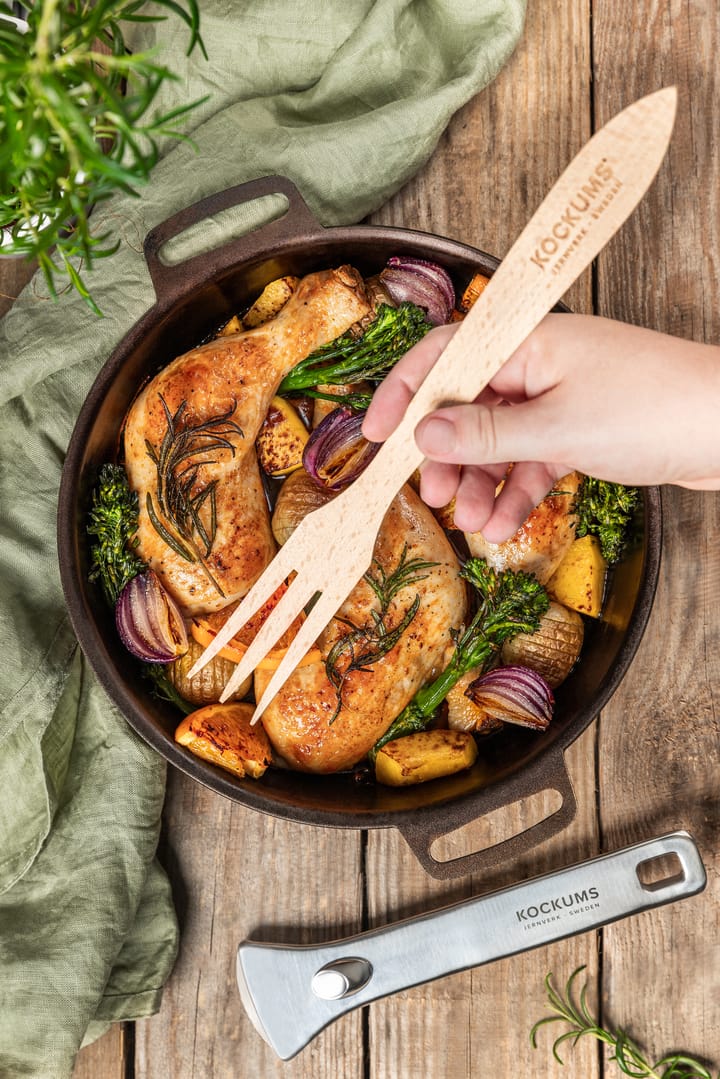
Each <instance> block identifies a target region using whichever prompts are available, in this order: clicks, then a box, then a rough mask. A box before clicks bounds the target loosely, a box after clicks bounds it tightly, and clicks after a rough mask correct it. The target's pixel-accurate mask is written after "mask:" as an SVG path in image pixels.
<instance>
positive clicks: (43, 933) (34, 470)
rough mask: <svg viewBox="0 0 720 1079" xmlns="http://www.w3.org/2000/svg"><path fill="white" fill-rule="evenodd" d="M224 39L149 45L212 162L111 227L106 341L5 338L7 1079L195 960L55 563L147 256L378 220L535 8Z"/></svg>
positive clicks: (138, 771)
mask: <svg viewBox="0 0 720 1079" xmlns="http://www.w3.org/2000/svg"><path fill="white" fill-rule="evenodd" d="M201 15H202V33H203V38H204V40H205V44H206V46H207V51H208V54H209V61H208V62H206V61H204V60H203V59H202V57H201V56H200V55H199V53H198V52H196V53H194V54H193V55H192V56H191V57H189V58H188V57H186V56H185V55H184V48H185V45H186V38H185V33H184V30H183V28H182V26H181V24H180V23H179V21H177V25H175V21H168V22H166V23H161V24H158V25H157V26H142V25H138V26H137V27H136V28H134V29H133V46H134V47H135V48H139V47H146V46H148V45H152V44H153V43H154V41H155V39H157V41H158V43H160V44H162V45H163V52H162V59H163V60H164V62H166V63H167V64H168V65H169V66H170V67H172V68H173V69H174V70H175V71H177V72H178V73H179V75H180V78H179V81H178V82H176V83H173V84H172V85H168V86H166V87H165V88H163V91H162V98H163V99H162V101H161V102H160V104H161V105H162V106H169V105H171V104H173V103H175V102H177V101H178V100H181V99H187V98H188V97H191V98H195V97H199V96H201V95H203V94H205V93H207V94H209V95H210V97H209V99H208V101H207V102H206V103H205V104H203V105H202V106H201V108H200V109H199V110H198V111H197V112H196V113H195V114H193V115H192V120H191V124H190V126H191V128H192V137H193V142H194V145H190V144H188V143H181V144H175V143H170V142H168V144H167V145H166V146H165V147H164V151H165V156H164V157H163V158H162V160H161V161H160V163H159V164H158V166H157V168H156V170H155V172H154V174H153V177H152V180H151V182H150V184H149V185H148V186H147V187H146V188H144V189H143V191H142V197H141V198H139V199H132V198H129V197H125V196H122V197H118V198H116V199H114V200H113V201H112V202H110V203H107V204H105V205H102V206H100V207H98V209H97V211H96V213H95V214H94V229H95V230H96V231H97V232H98V233H101V232H105V231H110V232H111V233H112V234H113V235H115V236H116V237H117V238H118V239H119V240H120V249H119V251H118V252H117V253H116V254H115V255H114V256H112V258H109V259H106V260H102V261H101V262H99V263H98V264H97V267H96V269H95V270H93V271H92V273H89V274H88V275H87V280H88V284H89V285H90V288H91V290H92V293H93V296H94V297H95V299H96V301H97V302H98V304H99V305H100V307H101V309H102V310H103V312H104V314H105V318H104V319H102V320H98V319H97V318H96V317H95V316H94V315H92V314H91V313H90V312H89V310H88V309H87V308H86V307H85V305H84V304H83V302H82V300H81V299H80V298H78V297H76V296H75V295H74V294H67V295H65V296H63V298H62V299H61V301H60V302H59V303H57V304H54V303H52V302H51V301H49V300H48V299H47V298H46V296H45V289H44V285H43V282H42V281H41V280H38V279H36V280H35V281H33V282H32V283H31V285H30V286H29V287H28V288H27V289H26V290H25V292H24V294H23V296H22V297H20V299H19V300H18V301H17V303H16V304H15V306H14V307H13V309H12V310H11V311H10V313H9V314H8V315H7V316H6V317H5V319H4V320H3V321H2V322H1V323H0V405H1V406H2V407H1V408H0V505H1V506H2V513H1V514H0V643H1V645H2V662H1V663H0V701H1V702H2V710H1V711H0V1077H13V1079H14V1077H15V1076H39V1077H42V1079H55V1077H63V1076H66V1075H69V1074H70V1071H71V1069H72V1062H73V1058H74V1055H75V1053H76V1051H77V1049H78V1047H79V1046H80V1044H81V1043H82V1041H83V1039H84V1038H85V1039H86V1038H91V1037H93V1036H96V1035H97V1034H98V1033H100V1032H102V1030H103V1029H105V1027H106V1025H107V1023H108V1022H110V1021H113V1020H119V1019H129V1018H133V1017H137V1016H142V1015H148V1014H151V1013H152V1012H153V1011H155V1010H156V1009H157V1007H158V1005H159V1000H160V994H161V990H162V985H163V983H164V981H165V979H166V978H167V976H168V973H169V971H170V969H171V967H172V963H173V959H174V955H175V950H176V946H177V927H176V922H175V918H174V914H173V909H172V903H171V897H170V892H169V887H168V883H167V879H166V878H165V876H164V874H163V873H162V871H161V870H160V868H159V866H158V865H157V863H156V862H155V860H154V858H155V850H156V845H157V837H158V831H159V823H160V814H161V807H162V800H163V794H164V783H165V766H164V763H163V761H162V760H161V759H160V758H159V757H158V756H157V755H156V754H155V753H154V752H152V751H151V750H150V749H149V748H148V747H147V746H146V745H145V744H144V743H143V742H141V741H140V740H139V739H138V738H137V737H136V736H135V735H134V734H133V732H132V731H131V730H130V728H129V727H128V726H127V725H126V724H125V722H124V720H123V719H122V717H121V716H120V715H119V714H118V713H117V711H116V709H115V708H114V706H113V705H112V704H111V703H110V702H109V701H108V699H107V698H106V697H105V695H104V693H103V691H102V690H101V689H100V688H99V686H98V685H97V683H96V682H95V679H94V677H93V675H92V673H91V672H90V670H89V668H88V666H87V664H86V663H85V661H84V659H83V657H82V656H81V654H80V652H79V650H78V648H77V645H76V642H75V639H74V637H73V634H72V631H71V628H70V626H69V624H68V621H67V617H66V614H65V608H64V603H63V599H62V593H61V588H60V581H59V573H58V569H57V559H56V551H55V515H56V509H57V492H58V485H59V478H60V472H61V468H62V463H63V458H64V453H65V449H66V446H67V443H68V440H69V437H70V434H71V431H72V427H73V424H74V421H75V418H76V416H77V413H78V411H79V408H80V406H81V404H82V401H83V399H84V397H85V395H86V393H87V391H88V390H89V388H90V386H91V384H92V381H93V379H94V378H95V376H96V374H97V372H98V370H99V369H100V367H101V365H102V363H103V362H104V360H105V359H106V358H107V356H108V355H109V354H110V352H111V351H112V349H113V347H114V346H115V345H116V344H117V342H118V341H119V340H120V339H121V338H122V336H123V335H124V334H125V333H126V332H127V330H128V329H129V328H130V327H131V326H132V324H133V323H134V322H135V321H136V320H137V319H138V318H139V317H140V316H141V315H142V314H143V313H144V312H145V311H146V310H147V309H148V308H149V307H150V306H151V304H152V303H153V292H152V287H151V285H150V280H149V275H148V273H147V270H146V268H145V265H144V261H143V257H142V240H143V237H144V235H145V234H146V232H147V231H148V230H149V229H150V228H152V227H153V226H154V225H156V224H158V223H159V222H160V221H163V220H164V219H166V218H167V217H169V216H170V215H171V214H173V213H174V212H176V211H177V210H179V209H181V208H183V207H185V206H187V205H189V204H190V203H192V202H195V201H197V200H198V199H199V198H202V197H204V196H206V195H209V194H211V193H213V192H215V191H219V190H222V189H223V188H225V187H230V186H232V185H235V184H238V183H240V182H242V181H243V180H248V179H252V178H255V177H258V176H263V175H268V174H275V173H279V174H283V175H286V176H288V177H289V178H290V179H291V180H293V181H294V182H295V184H296V185H297V186H298V188H299V189H300V191H301V192H302V194H303V195H304V197H305V198H306V200H307V201H308V203H309V205H310V207H311V208H312V209H313V210H314V212H315V213H316V214H317V216H318V218H319V219H320V220H321V221H322V222H323V223H324V224H341V223H351V222H356V221H359V220H361V219H362V218H363V217H364V216H365V215H366V214H368V213H369V212H370V211H372V210H373V209H375V208H377V207H378V206H380V205H381V204H382V203H383V202H384V201H385V200H386V199H387V198H388V197H389V196H390V195H391V194H393V192H394V191H396V190H397V189H398V188H399V187H401V186H402V184H403V183H404V182H405V181H406V180H407V179H408V178H409V177H410V176H412V175H413V173H415V172H416V171H417V170H418V168H419V167H420V166H421V165H422V164H423V163H424V162H425V161H426V160H427V159H428V157H429V156H430V154H431V153H432V151H433V149H434V147H435V145H436V143H437V140H438V138H439V136H440V135H441V133H442V131H443V130H444V128H445V126H446V125H447V123H448V121H449V119H450V117H451V116H452V114H453V113H454V112H455V111H456V110H457V109H458V108H459V107H460V106H461V105H463V104H464V103H465V102H466V101H467V100H468V99H469V98H471V97H472V96H473V95H475V94H476V93H478V92H479V91H480V90H481V89H482V88H483V87H484V86H485V85H486V84H487V83H488V82H489V81H490V80H491V79H492V78H493V77H494V75H495V74H496V73H497V71H498V70H499V68H500V67H501V65H502V64H503V63H504V61H505V60H506V59H507V57H508V56H509V54H510V52H511V51H512V49H513V48H514V46H515V44H516V42H517V40H518V37H519V35H520V33H521V29H522V22H523V16H524V0H476V2H475V3H468V2H467V0H377V2H375V3H373V2H371V0H322V2H321V0H298V2H297V3H294V4H287V3H286V2H285V0H254V2H252V3H250V2H235V3H230V2H229V0H207V2H205V3H202V4H201ZM252 220H253V219H252V217H250V216H249V217H248V218H247V221H248V223H249V224H252ZM218 235H221V230H220V228H219V226H218ZM188 344H191V342H189V343H188Z"/></svg>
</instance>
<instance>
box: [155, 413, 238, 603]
mask: <svg viewBox="0 0 720 1079" xmlns="http://www.w3.org/2000/svg"><path fill="white" fill-rule="evenodd" d="M158 396H159V397H160V401H161V403H162V407H163V410H164V412H165V419H166V421H167V428H166V431H165V435H164V437H163V440H162V443H161V444H160V449H159V450H156V449H155V447H154V446H153V445H152V443H151V442H150V441H149V440H148V439H146V440H145V447H146V449H147V454H148V457H149V458H150V459H151V461H152V462H153V464H154V465H155V468H156V469H157V487H156V492H155V498H156V500H157V509H156V506H155V503H154V501H153V496H152V494H151V493H150V492H149V491H148V493H147V500H146V506H147V511H148V516H149V518H150V520H151V521H152V524H153V528H154V529H155V531H156V532H157V534H158V535H159V536H160V537H161V538H162V539H164V540H165V542H166V543H167V544H168V546H169V547H172V549H173V550H174V551H175V553H176V554H178V555H180V557H181V558H184V559H185V560H186V561H187V562H199V563H200V564H201V565H202V566H203V568H204V569H205V572H206V573H207V576H208V578H209V580H210V581H211V582H212V583H213V585H214V586H215V588H216V589H217V591H218V592H219V593H220V595H221V596H222V595H223V594H224V593H223V591H222V588H221V587H220V585H219V584H218V583H217V581H215V579H214V578H213V577H212V575H211V573H210V571H209V570H208V569H207V567H206V566H205V561H204V559H205V558H207V556H208V555H209V554H210V551H211V550H212V545H213V542H214V540H215V533H216V531H217V506H216V501H215V498H216V496H215V489H216V487H217V481H216V480H211V481H210V483H207V484H205V485H199V486H198V484H197V481H198V474H199V472H200V467H201V465H211V464H215V461H214V460H212V458H208V457H207V454H213V453H216V452H218V451H223V450H227V451H228V452H229V453H230V454H231V456H233V457H234V456H235V446H234V444H233V442H232V440H231V438H230V437H229V436H230V435H232V434H237V435H238V436H239V437H240V438H242V437H243V432H242V429H241V428H240V426H239V424H237V423H235V422H234V421H233V420H232V419H231V416H232V414H233V412H234V411H235V409H234V407H233V408H232V409H230V410H229V411H227V412H223V413H222V414H220V415H217V416H212V417H211V418H210V419H207V420H204V421H202V422H200V423H196V424H190V423H188V422H187V421H186V419H185V412H186V410H187V401H182V402H181V404H180V405H179V406H178V408H177V409H176V411H175V413H174V414H173V413H172V412H171V411H170V409H169V408H168V406H167V403H166V401H165V398H164V397H163V396H162V394H159V395H158ZM206 504H207V508H205V507H206ZM158 510H159V513H158ZM160 514H162V516H163V517H164V518H165V520H166V521H167V522H168V524H169V525H170V526H171V527H170V528H168V527H166V525H165V524H164V523H163V521H162V520H161V519H160Z"/></svg>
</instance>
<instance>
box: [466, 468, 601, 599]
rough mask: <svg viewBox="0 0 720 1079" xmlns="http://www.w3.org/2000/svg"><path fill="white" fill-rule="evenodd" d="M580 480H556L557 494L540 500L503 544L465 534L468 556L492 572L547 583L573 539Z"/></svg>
mask: <svg viewBox="0 0 720 1079" xmlns="http://www.w3.org/2000/svg"><path fill="white" fill-rule="evenodd" d="M581 478H582V477H581V476H580V473H579V472H570V473H569V474H568V475H567V476H563V478H562V479H560V480H558V481H557V483H556V484H555V490H556V491H557V492H558V493H557V494H549V495H548V496H547V497H546V498H544V499H543V500H542V502H541V503H540V504H539V505H538V506H536V507H535V509H534V510H533V511H532V513H530V514H529V516H528V517H527V519H526V520H525V522H524V524H522V525H521V526H520V528H519V529H518V530H517V532H516V533H515V535H514V536H511V537H510V539H509V540H505V542H504V543H488V541H487V540H486V539H485V537H484V536H483V534H482V532H466V533H465V539H466V540H467V544H468V547H469V548H470V553H471V554H472V555H473V556H474V557H475V558H485V559H486V560H487V561H488V563H489V564H490V565H491V566H492V567H493V569H496V570H504V569H512V570H523V571H524V572H525V573H533V574H534V575H535V576H536V577H537V579H538V581H539V582H540V584H547V582H548V581H549V580H550V578H551V577H552V575H553V573H554V572H555V570H556V569H557V568H558V566H559V565H560V563H561V562H562V560H563V558H564V557H565V555H566V553H567V550H568V548H569V546H570V544H571V543H572V541H573V540H574V539H575V526H576V524H577V517H576V516H575V514H574V513H573V512H572V509H573V503H574V501H575V496H576V494H577V491H578V488H579V486H580V482H581Z"/></svg>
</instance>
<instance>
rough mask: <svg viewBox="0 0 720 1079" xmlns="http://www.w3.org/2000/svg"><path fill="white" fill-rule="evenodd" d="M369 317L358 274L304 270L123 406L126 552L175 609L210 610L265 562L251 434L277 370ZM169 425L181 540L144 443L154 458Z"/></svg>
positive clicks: (268, 539)
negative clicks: (134, 552) (256, 322)
mask: <svg viewBox="0 0 720 1079" xmlns="http://www.w3.org/2000/svg"><path fill="white" fill-rule="evenodd" d="M369 311H370V307H369V304H368V302H367V299H366V296H365V291H364V287H363V282H362V278H361V277H360V275H359V274H358V273H357V272H356V271H355V270H353V269H352V268H351V267H341V268H340V269H337V270H322V271H320V272H319V273H313V274H309V275H308V276H307V277H305V278H303V280H302V281H301V282H300V284H299V285H298V288H297V290H296V291H295V293H294V294H293V296H292V297H291V298H290V300H288V302H287V304H286V305H285V307H284V308H283V309H282V310H281V311H280V313H279V314H278V315H277V316H276V317H275V318H273V319H272V320H271V321H269V322H267V323H265V324H264V325H262V326H259V327H257V328H256V329H253V330H248V331H246V332H244V333H239V334H235V335H233V336H230V337H222V338H218V339H216V340H214V341H210V342H208V343H207V344H205V345H201V346H200V347H199V348H195V349H193V350H192V351H191V352H187V353H186V354H185V355H183V356H180V357H178V359H176V360H174V361H173V362H172V363H171V364H169V366H168V367H166V368H164V370H162V371H161V372H160V374H159V375H157V376H156V377H155V378H154V379H153V380H152V381H151V382H150V383H149V384H148V385H147V386H146V387H145V388H144V389H143V391H142V392H141V393H140V395H139V396H138V398H137V399H136V401H135V402H134V404H133V406H132V408H131V410H130V413H129V416H128V421H127V425H126V429H125V463H126V468H127V473H128V478H129V481H130V485H131V487H132V488H133V489H134V490H135V491H137V492H138V496H139V504H140V515H139V526H138V537H139V541H140V542H139V547H138V553H139V554H140V556H141V557H142V558H143V559H144V560H145V561H146V562H147V563H148V564H149V565H150V566H151V567H152V569H153V570H155V572H156V573H157V574H158V576H159V577H160V579H161V580H162V582H163V584H164V585H165V587H166V588H167V589H168V591H169V592H170V593H171V595H172V596H173V597H174V598H175V599H176V600H177V602H178V603H179V604H180V606H181V607H182V609H183V610H184V612H185V613H186V614H188V615H192V614H199V613H201V612H203V611H216V610H220V609H221V608H223V607H225V606H226V605H228V604H229V603H231V602H233V601H235V600H237V599H239V598H241V597H242V596H244V595H245V593H246V592H247V591H248V589H249V588H250V586H251V585H252V584H253V583H254V581H255V580H256V579H257V578H258V577H259V576H260V574H261V573H262V571H263V569H264V568H265V566H266V565H267V564H268V563H269V562H270V560H271V559H272V556H273V554H274V553H275V542H274V540H273V537H272V533H271V531H270V522H269V514H268V509H267V504H266V501H265V495H264V493H263V487H262V482H261V480H260V475H259V471H258V464H257V458H256V454H255V438H256V436H257V434H258V430H259V428H260V425H261V423H262V421H263V418H264V416H265V414H266V412H267V409H268V406H269V404H270V401H271V399H272V397H273V395H274V393H275V391H276V389H277V387H278V385H279V383H280V382H281V380H282V378H283V377H284V376H285V375H286V374H287V373H288V371H290V370H291V369H292V368H293V367H294V366H295V364H296V363H298V362H299V361H300V360H301V359H304V357H305V356H307V355H309V353H310V352H312V351H313V350H314V349H316V348H317V347H319V346H320V345H323V344H326V343H327V342H328V341H331V340H333V339H334V338H335V337H337V336H339V335H340V334H341V333H344V332H345V331H346V330H348V329H349V328H350V327H351V326H352V325H353V324H354V323H356V322H358V321H359V320H361V319H362V318H364V317H365V316H367V314H368V313H369ZM200 425H202V426H200ZM171 426H173V427H174V428H175V435H176V437H175V438H174V440H172V441H173V444H174V447H175V449H176V451H177V456H176V458H175V462H174V463H173V467H171V468H170V469H169V478H170V486H171V487H174V490H175V496H176V497H179V498H184V504H185V506H186V507H187V504H188V503H190V504H191V505H190V509H191V514H192V513H194V514H195V516H196V518H197V521H198V522H199V524H195V523H194V522H193V517H192V515H190V516H189V517H188V516H187V515H186V518H185V521H186V524H185V534H184V535H183V534H182V532H179V531H178V528H177V525H176V522H177V518H178V514H177V513H175V514H174V515H173V514H172V513H171V514H170V516H175V519H176V521H175V523H174V522H173V521H172V520H170V519H169V515H168V512H167V509H168V505H169V503H170V502H171V499H172V497H173V491H172V490H171V489H170V488H169V487H168V484H167V482H166V483H165V491H164V494H163V499H161V497H160V493H159V491H158V474H159V469H158V466H157V465H156V463H155V462H154V461H153V459H152V457H151V456H150V455H149V453H148V448H147V444H149V445H150V446H152V447H153V452H154V453H155V455H156V457H157V458H158V459H159V460H160V461H161V462H162V461H163V460H165V457H164V454H165V456H166V453H165V451H166V450H167V448H168V441H169V440H168V431H169V429H170V427H171ZM193 428H194V429H195V432H194V434H191V429H193ZM164 440H165V449H164V448H163V443H164ZM183 449H184V453H183ZM188 470H189V471H188ZM166 472H168V470H166ZM183 486H185V487H186V489H185V491H184V492H183ZM186 513H187V510H186ZM151 514H154V516H155V519H156V523H155V524H154V523H153V521H152V519H151ZM158 526H159V530H160V531H159V530H158ZM163 530H166V531H167V533H168V534H169V538H171V540H172V541H173V545H170V544H169V543H168V542H167V539H166V538H164V537H163V536H162V535H161V534H160V532H161V531H163ZM181 551H184V555H183V554H182V553H180V552H181Z"/></svg>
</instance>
